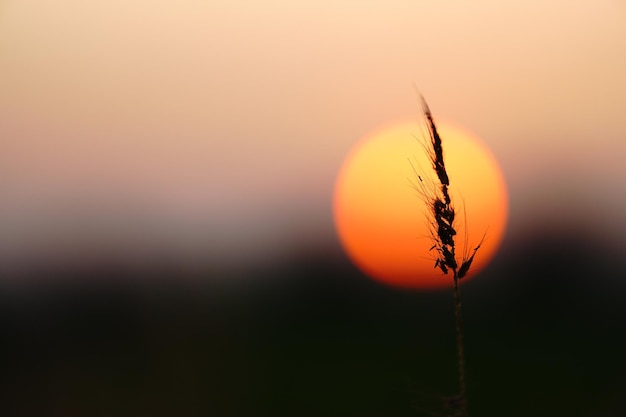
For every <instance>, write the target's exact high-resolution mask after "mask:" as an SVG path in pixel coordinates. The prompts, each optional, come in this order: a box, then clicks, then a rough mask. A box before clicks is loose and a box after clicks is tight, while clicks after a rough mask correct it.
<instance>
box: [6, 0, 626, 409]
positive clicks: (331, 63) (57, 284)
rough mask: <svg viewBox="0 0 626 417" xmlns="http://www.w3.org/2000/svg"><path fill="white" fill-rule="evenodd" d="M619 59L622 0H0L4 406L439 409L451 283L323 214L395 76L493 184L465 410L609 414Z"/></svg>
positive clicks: (402, 91)
mask: <svg viewBox="0 0 626 417" xmlns="http://www.w3.org/2000/svg"><path fill="white" fill-rule="evenodd" d="M624 74H626V4H625V3H624V2H622V1H619V0H600V1H586V0H580V1H574V2H572V1H568V2H566V1H561V0H558V1H552V2H545V1H536V0H531V1H527V2H520V3H512V2H496V1H486V0H479V1H473V2H459V1H447V0H446V1H438V2H428V1H413V2H407V1H404V0H391V1H384V2H383V1H374V0H368V1H359V2H356V1H348V0H346V1H340V2H334V1H333V2H331V1H325V0H322V1H316V2H287V1H279V0H273V1H267V2H256V1H228V2H227V1H222V0H212V1H210V2H203V1H198V0H183V1H179V2H171V1H165V0H151V1H147V0H133V1H121V0H109V1H106V2H104V1H92V2H84V1H78V0H58V1H56V2H38V1H33V0H21V1H12V0H4V1H1V2H0V299H1V300H0V334H2V343H0V351H1V354H0V378H1V379H3V380H4V381H3V382H4V384H3V386H4V387H5V388H3V389H2V391H1V394H0V409H2V410H3V415H7V416H9V415H16V416H31V415H32V416H40V415H48V416H99V415H102V416H104V415H116V416H137V415H151V416H161V415H162V416H170V415H178V416H200V415H202V416H204V415H211V416H360V417H373V416H392V415H393V416H416V415H417V416H445V415H447V413H449V410H445V408H443V406H442V403H443V400H442V398H444V397H447V396H450V395H453V394H455V392H456V369H455V368H456V359H455V344H454V316H453V302H452V294H451V293H450V292H449V291H415V290H400V289H394V288H389V287H385V286H383V285H382V284H378V283H376V282H374V281H372V280H371V279H369V278H368V277H366V276H364V275H363V274H362V273H361V272H360V271H359V270H357V269H356V268H355V267H354V266H353V265H352V264H351V263H350V261H349V260H348V259H347V258H346V255H345V254H344V253H343V252H342V250H341V247H340V244H339V242H338V240H337V237H336V234H335V231H334V226H333V220H332V213H331V197H332V191H333V185H334V180H335V176H336V174H337V172H338V170H339V168H340V166H341V163H342V161H343V158H344V157H345V156H346V154H347V153H348V151H349V150H350V149H351V147H352V146H353V145H354V144H355V143H356V142H357V141H358V140H359V139H361V138H362V137H364V136H366V135H367V134H368V133H370V132H372V131H374V130H376V129H379V128H381V127H383V126H387V125H389V124H390V123H393V122H397V121H406V120H415V119H416V118H418V117H419V110H420V107H419V101H418V97H417V95H416V93H415V89H414V86H417V87H418V88H419V90H420V91H421V92H422V93H423V94H424V95H425V97H426V98H427V99H428V101H429V104H430V106H431V109H432V110H433V112H434V114H435V117H436V118H438V119H439V120H441V121H446V122H450V123H453V124H455V125H457V126H460V127H462V128H464V129H465V130H467V131H469V132H472V133H473V134H474V135H476V136H478V137H480V138H481V139H482V140H483V141H484V142H485V143H486V144H487V145H488V146H489V147H490V149H491V151H492V152H493V154H494V155H495V157H496V159H497V160H498V161H499V163H500V165H501V167H502V170H503V173H504V176H505V179H506V181H507V184H508V189H509V195H510V213H509V224H508V228H507V233H506V236H505V240H504V243H503V245H502V248H501V250H500V252H499V253H498V255H497V256H496V258H495V259H494V261H493V262H492V263H491V265H490V266H489V267H488V268H487V269H486V270H485V271H484V272H483V273H481V274H480V275H479V276H477V277H476V278H475V279H473V280H472V281H471V282H468V283H467V284H465V285H463V287H462V291H463V297H464V318H465V332H466V355H467V368H468V369H467V373H468V393H469V408H470V412H471V414H473V415H480V416H501V415H508V416H528V415H536V416H553V415H569V416H598V417H601V416H607V417H608V416H624V415H626V405H625V403H624V402H623V398H624V396H626V372H625V371H626V358H625V356H624V352H626V324H625V323H626V307H625V303H624V301H626V275H625V273H624V270H625V267H626V261H625V259H626V257H625V255H626V220H625V219H624V217H623V215H622V213H623V212H624V210H625V209H626V199H625V198H624V194H623V190H624V188H625V186H626V170H625V169H624V162H623V161H624V157H625V156H626V117H625V114H624V111H625V109H626V81H625V78H624ZM442 279H445V278H442Z"/></svg>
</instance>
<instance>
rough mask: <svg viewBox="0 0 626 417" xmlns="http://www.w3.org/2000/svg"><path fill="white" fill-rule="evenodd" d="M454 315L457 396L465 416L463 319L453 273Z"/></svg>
mask: <svg viewBox="0 0 626 417" xmlns="http://www.w3.org/2000/svg"><path fill="white" fill-rule="evenodd" d="M453 281H454V317H455V321H456V352H457V368H458V373H459V396H460V397H461V411H462V412H463V415H464V416H467V392H466V386H465V347H464V344H463V319H462V316H461V291H460V289H459V279H458V277H457V274H456V272H455V274H454V278H453Z"/></svg>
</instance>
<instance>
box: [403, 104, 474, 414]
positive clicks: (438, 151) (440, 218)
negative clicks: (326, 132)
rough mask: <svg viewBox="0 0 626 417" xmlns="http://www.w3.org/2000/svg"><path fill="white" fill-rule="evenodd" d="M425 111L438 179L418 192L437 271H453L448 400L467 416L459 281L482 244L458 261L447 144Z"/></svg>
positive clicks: (425, 109)
mask: <svg viewBox="0 0 626 417" xmlns="http://www.w3.org/2000/svg"><path fill="white" fill-rule="evenodd" d="M422 109H423V113H424V117H425V119H426V124H427V128H428V134H429V137H430V138H429V139H430V140H429V143H428V145H426V146H425V150H426V152H427V154H428V157H429V159H430V162H431V165H432V168H433V170H434V171H435V175H436V177H437V180H436V181H434V184H425V180H424V178H423V177H422V176H421V175H417V178H418V180H419V182H418V183H417V184H415V185H416V189H417V191H418V192H419V194H420V195H421V197H422V198H423V199H424V200H425V202H426V203H427V205H428V207H429V211H428V217H429V223H430V225H431V227H430V231H431V238H432V241H433V246H432V247H431V250H434V251H435V253H436V256H435V268H437V267H438V268H439V269H440V270H441V271H442V272H443V274H446V275H447V274H448V273H449V272H452V280H453V289H454V311H455V321H456V348H457V371H458V379H459V380H458V383H459V394H458V396H454V397H451V398H448V399H447V400H446V405H447V406H448V407H449V408H452V409H454V410H455V411H454V413H455V414H454V417H467V416H468V412H467V385H466V375H465V347H464V343H463V321H462V314H461V292H460V288H459V287H460V286H459V281H460V280H461V279H462V278H463V277H465V276H466V275H467V273H468V272H469V269H470V266H471V265H472V261H473V260H474V256H475V255H476V252H477V251H478V249H479V248H480V245H481V243H482V241H481V242H480V243H479V244H478V246H476V247H475V248H474V249H473V251H471V254H470V252H469V251H466V249H465V248H464V251H463V252H464V253H463V256H462V258H461V259H460V261H457V255H456V242H455V236H456V234H457V231H456V228H455V214H456V212H455V208H454V205H453V201H452V198H451V196H450V192H449V187H450V178H449V176H448V172H447V170H446V165H445V160H444V152H443V141H442V138H441V136H440V134H439V131H438V130H437V126H436V124H435V120H434V118H433V115H432V113H431V111H430V108H429V107H428V104H427V103H426V100H424V97H422Z"/></svg>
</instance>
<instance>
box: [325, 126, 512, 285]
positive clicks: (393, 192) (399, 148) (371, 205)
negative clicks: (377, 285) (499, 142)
mask: <svg viewBox="0 0 626 417" xmlns="http://www.w3.org/2000/svg"><path fill="white" fill-rule="evenodd" d="M422 131H423V129H422V128H421V127H420V125H419V124H417V123H414V124H411V123H407V124H400V125H396V126H392V127H390V128H387V129H384V130H381V131H378V132H376V133H374V134H372V135H370V136H368V137H366V138H365V139H364V140H362V141H361V142H359V143H358V144H357V145H356V146H355V147H354V148H353V150H352V152H351V153H350V154H349V155H348V157H347V158H346V159H345V161H344V164H343V166H342V168H341V171H340V173H339V176H338V178H337V182H336V185H335V194H334V203H333V209H334V218H335V224H336V228H337V233H338V234H339V237H340V239H341V242H342V244H343V247H344V249H345V251H346V252H347V254H348V256H349V257H350V258H351V259H352V261H353V262H354V263H355V264H356V265H357V266H358V267H359V268H360V269H362V270H363V271H364V272H365V273H367V274H368V275H370V276H371V277H372V278H374V279H376V280H379V281H381V282H384V283H386V284H390V285H393V286H399V287H416V288H434V287H446V286H450V285H451V284H452V278H451V276H444V275H443V274H442V272H441V270H439V269H435V268H434V259H435V253H434V252H430V251H429V249H430V247H431V246H432V240H431V238H430V235H429V217H428V208H427V205H426V204H425V202H424V200H423V198H422V197H420V194H419V192H418V191H417V190H416V189H415V188H414V186H413V184H415V183H416V182H417V181H418V179H417V175H419V176H421V177H422V178H423V179H424V181H425V183H426V184H434V182H433V181H435V179H434V178H432V173H431V168H430V162H429V161H428V159H427V157H426V153H425V151H424V148H423V147H422V146H421V143H423V140H424V139H423V135H422ZM440 132H441V134H442V138H443V141H444V152H445V158H446V166H447V170H448V174H449V176H450V186H451V192H452V199H453V200H452V201H453V204H455V208H456V212H457V217H456V221H455V228H456V230H457V232H458V234H457V239H456V245H457V256H459V255H461V254H462V253H464V252H465V253H467V252H468V251H470V250H472V249H473V248H474V247H475V246H476V245H477V244H478V243H479V242H480V241H481V239H482V237H483V235H485V240H484V242H483V245H482V246H481V248H480V250H479V251H478V254H477V255H476V258H475V260H474V264H473V265H472V268H471V270H470V274H469V275H468V277H467V278H464V281H465V280H466V279H471V276H473V275H475V274H476V273H477V272H478V271H480V270H481V269H483V268H484V267H485V266H486V265H487V263H488V262H489V261H490V260H491V258H492V257H493V256H494V255H495V253H496V251H497V249H498V246H499V244H500V242H501V240H502V236H503V234H504V230H505V226H506V218H507V205H508V203H507V193H506V186H505V183H504V180H503V177H502V174H501V173H500V169H499V167H498V165H497V162H496V161H495V159H494V158H493V156H492V155H491V154H490V152H489V151H488V150H487V148H485V146H484V145H483V144H481V142H479V141H478V140H477V139H475V138H473V137H472V136H470V135H468V134H466V133H465V132H463V131H460V130H457V129H453V128H451V127H447V126H440ZM413 168H415V171H414V170H413ZM464 214H466V217H467V226H468V227H466V224H465V218H464V217H465V215H464ZM466 233H467V242H465V237H466Z"/></svg>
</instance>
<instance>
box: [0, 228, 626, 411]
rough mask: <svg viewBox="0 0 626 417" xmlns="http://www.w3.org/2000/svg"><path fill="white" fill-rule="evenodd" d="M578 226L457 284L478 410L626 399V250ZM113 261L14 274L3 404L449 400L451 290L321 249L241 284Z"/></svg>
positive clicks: (344, 406) (409, 407)
mask: <svg viewBox="0 0 626 417" xmlns="http://www.w3.org/2000/svg"><path fill="white" fill-rule="evenodd" d="M581 241H585V240H584V239H582V238H581V236H563V237H561V238H560V239H558V240H554V239H552V240H551V239H547V238H545V237H541V236H538V237H536V238H532V239H529V240H528V241H527V242H526V243H525V244H521V245H518V246H517V247H516V248H515V250H509V251H508V253H506V252H505V253H502V254H501V256H500V257H499V258H498V259H497V261H496V262H494V264H493V265H491V266H490V267H489V268H488V270H487V271H485V272H484V273H483V274H481V275H480V276H478V277H476V278H475V279H474V280H473V281H471V282H470V283H468V284H467V285H464V286H463V287H462V292H463V300H464V319H465V336H466V354H467V368H468V391H469V408H470V415H472V416H480V417H489V416H494V417H496V416H498V417H500V416H511V417H515V416H520V417H521V416H524V417H527V416H568V417H573V416H593V417H614V416H615V417H616V416H626V402H625V401H624V398H626V359H625V355H626V306H625V303H624V301H626V282H624V283H621V282H619V281H620V280H623V279H624V272H623V271H624V268H623V266H624V261H623V259H621V258H620V257H619V256H618V255H619V254H618V253H617V252H616V253H611V252H610V251H608V252H607V250H603V252H599V251H595V250H594V247H593V245H592V244H590V245H588V246H587V247H581V246H580V245H579V244H575V242H581ZM513 253H514V255H515V256H513ZM104 265H105V263H98V262H95V263H92V264H89V265H87V264H84V265H82V266H81V267H80V268H77V267H72V268H65V269H63V268H61V269H57V270H55V271H54V272H52V271H51V270H45V271H36V272H33V271H31V275H32V274H35V273H36V274H39V275H41V277H44V276H45V278H46V279H49V280H50V283H49V284H47V285H43V284H41V283H40V284H39V287H38V288H39V289H38V290H36V291H35V290H34V289H33V288H30V289H29V288H22V289H15V288H5V289H3V290H2V293H1V297H2V299H1V300H0V331H1V334H2V343H0V352H1V353H0V364H1V365H0V366H1V371H0V378H1V379H2V380H3V386H4V388H3V389H2V395H1V397H0V401H1V403H0V404H1V411H2V415H3V416H50V417H52V416H90V417H91V416H116V417H123V416H129V417H130V416H132V417H136V416H181V417H184V416H216V417H221V416H224V417H227V416H243V417H246V416H268V417H269V416H271V417H281V416H285V417H293V416H320V417H322V416H355V417H356V416H360V417H374V416H381V417H383V416H385V417H390V416H397V417H402V416H445V415H447V413H446V410H445V409H444V408H443V407H442V405H441V404H442V397H445V396H448V395H452V394H454V393H455V389H456V370H455V366H456V362H455V360H456V358H455V344H454V322H453V302H452V295H451V292H449V291H443V292H434V293H417V292H407V291H399V290H394V289H390V288H385V287H382V286H380V285H378V284H376V283H374V282H372V281H370V280H369V279H367V278H365V277H363V276H362V275H361V274H360V273H359V272H358V271H357V270H355V268H354V267H353V266H351V264H350V263H349V262H348V261H347V260H346V259H344V258H343V257H337V258H333V257H330V256H321V255H319V256H313V255H310V254H309V255H307V256H304V255H303V256H301V257H299V258H297V257H294V259H293V262H292V263H291V264H290V265H282V266H280V267H278V266H277V267H276V268H274V269H266V270H264V271H260V272H259V273H258V275H259V276H257V277H254V278H255V281H258V282H265V283H266V284H263V285H261V284H248V285H247V288H243V286H241V287H240V288H236V287H234V286H233V287H225V286H221V287H217V286H209V285H205V286H200V285H191V284H190V283H189V281H188V280H181V281H177V278H180V277H178V275H179V273H178V272H176V271H175V269H173V268H172V269H169V270H167V269H164V268H160V269H159V271H158V273H155V272H154V271H153V272H149V271H143V272H142V274H147V275H150V274H156V275H158V279H156V278H155V280H156V281H157V282H158V283H157V284H153V285H150V286H147V285H145V284H143V285H142V284H129V283H128V282H133V279H132V278H133V277H132V276H130V275H132V274H136V273H137V272H129V271H128V270H127V269H125V268H124V267H119V266H118V267H114V266H112V265H110V264H106V268H104V267H103V266H104ZM206 274H209V273H208V272H207V273H206ZM47 275H50V277H48V276H47ZM277 277H279V278H280V279H277ZM31 278H32V277H31ZM61 278H62V279H61ZM71 278H77V279H78V280H82V282H85V281H90V282H91V283H90V284H82V285H78V284H76V283H73V284H71V283H66V284H65V285H63V284H60V282H61V281H63V280H66V281H67V280H68V279H70V281H67V282H71ZM222 278H223V277H222ZM442 279H446V278H443V277H442ZM105 282H109V283H108V284H106V285H105V284H104V283H105ZM111 282H116V283H117V284H112V283H111ZM175 282H187V284H176V283H175ZM267 282H271V284H267Z"/></svg>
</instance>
